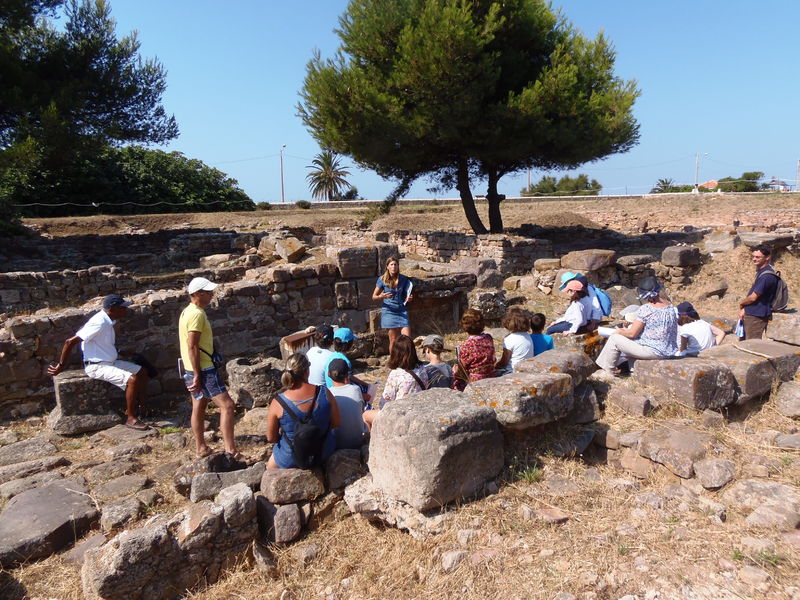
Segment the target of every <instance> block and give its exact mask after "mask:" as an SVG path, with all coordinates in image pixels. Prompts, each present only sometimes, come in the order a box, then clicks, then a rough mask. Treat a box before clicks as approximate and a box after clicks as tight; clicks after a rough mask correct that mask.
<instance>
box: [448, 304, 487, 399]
mask: <svg viewBox="0 0 800 600" xmlns="http://www.w3.org/2000/svg"><path fill="white" fill-rule="evenodd" d="M483 327H484V325H483V315H482V314H481V312H480V311H478V310H475V309H473V308H468V309H467V310H465V311H464V314H463V315H461V329H463V330H464V331H465V332H466V333H468V334H469V337H468V338H467V339H466V341H465V342H464V343H463V344H461V346H459V347H458V348H457V354H458V371H459V376H458V377H456V378H454V380H453V388H454V389H457V390H463V389H464V388H465V387H466V385H467V383H468V382H470V381H478V380H479V379H486V378H488V377H496V376H497V373H496V371H495V368H494V365H495V355H494V340H493V339H492V336H491V335H489V334H488V333H483Z"/></svg>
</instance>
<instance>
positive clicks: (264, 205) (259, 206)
mask: <svg viewBox="0 0 800 600" xmlns="http://www.w3.org/2000/svg"><path fill="white" fill-rule="evenodd" d="M271 208H272V204H270V203H269V202H256V210H270V209H271Z"/></svg>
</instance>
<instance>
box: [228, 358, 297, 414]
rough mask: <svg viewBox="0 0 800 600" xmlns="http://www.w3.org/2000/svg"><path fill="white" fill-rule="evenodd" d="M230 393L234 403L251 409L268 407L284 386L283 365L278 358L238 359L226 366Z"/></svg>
mask: <svg viewBox="0 0 800 600" xmlns="http://www.w3.org/2000/svg"><path fill="white" fill-rule="evenodd" d="M225 370H226V371H227V373H228V392H229V393H230V396H231V398H232V399H233V401H234V402H235V403H236V404H237V405H239V406H243V407H244V408H247V409H250V408H255V407H260V406H268V405H269V403H270V400H272V398H273V397H274V396H275V394H277V393H278V392H279V391H280V390H281V389H283V385H282V384H281V374H282V373H283V363H282V361H280V360H279V359H277V358H264V359H261V360H259V359H254V358H236V359H234V360H231V361H228V364H227V365H226V366H225Z"/></svg>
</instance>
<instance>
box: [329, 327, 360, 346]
mask: <svg viewBox="0 0 800 600" xmlns="http://www.w3.org/2000/svg"><path fill="white" fill-rule="evenodd" d="M333 339H335V340H341V341H343V342H344V343H347V342H352V341H353V340H355V339H358V338H356V336H355V334H354V333H353V331H352V330H351V329H350V328H348V327H339V329H337V330H336V331H335V332H334V333H333Z"/></svg>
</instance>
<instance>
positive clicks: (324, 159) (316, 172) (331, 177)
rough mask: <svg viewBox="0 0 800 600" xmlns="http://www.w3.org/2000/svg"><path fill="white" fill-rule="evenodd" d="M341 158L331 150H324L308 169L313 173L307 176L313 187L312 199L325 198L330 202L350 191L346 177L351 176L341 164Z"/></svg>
mask: <svg viewBox="0 0 800 600" xmlns="http://www.w3.org/2000/svg"><path fill="white" fill-rule="evenodd" d="M340 158H341V157H340V156H339V155H338V154H336V153H335V152H331V151H330V150H323V151H322V152H320V153H319V154H317V156H316V158H314V160H312V161H311V164H310V165H308V166H307V167H306V168H307V169H311V172H310V173H309V174H308V175H306V179H307V180H308V184H309V186H311V197H312V198H323V199H325V200H328V201H330V200H331V199H332V198H334V197H335V196H338V195H339V194H341V193H342V191H343V190H345V189H348V188H349V187H351V186H350V184H349V183H348V182H347V180H346V179H345V177H347V176H348V175H350V172H349V171H347V170H346V169H347V167H343V166H342V165H341V163H340Z"/></svg>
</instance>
